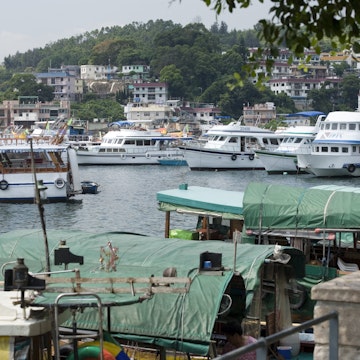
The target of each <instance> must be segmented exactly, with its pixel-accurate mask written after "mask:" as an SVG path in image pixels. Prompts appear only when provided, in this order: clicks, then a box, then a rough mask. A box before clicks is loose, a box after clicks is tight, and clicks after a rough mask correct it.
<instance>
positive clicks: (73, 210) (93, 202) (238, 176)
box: [0, 165, 359, 236]
mask: <svg viewBox="0 0 360 360" xmlns="http://www.w3.org/2000/svg"><path fill="white" fill-rule="evenodd" d="M80 174H81V179H82V180H91V181H96V182H98V183H99V184H100V187H99V190H100V192H99V194H96V195H91V194H86V195H85V194H84V195H79V196H76V197H75V198H74V199H72V200H70V201H69V202H67V203H57V204H45V205H44V214H45V222H46V228H47V229H69V228H70V229H77V230H86V231H89V232H94V233H100V232H108V231H119V232H135V233H139V234H146V235H154V236H163V234H164V222H165V214H164V213H163V212H161V211H159V210H158V209H157V201H156V193H157V192H158V191H161V190H167V189H174V188H177V187H178V186H179V185H180V184H182V183H187V184H188V185H189V186H195V185H196V186H205V187H210V188H219V189H225V190H236V191H244V190H245V188H246V186H247V184H248V183H250V182H266V183H272V184H284V185H291V186H300V187H310V186H316V185H323V184H336V185H346V186H358V183H359V180H358V179H357V178H336V179H335V178H321V179H320V178H316V177H314V176H312V175H268V174H267V173H266V171H263V170H254V171H224V172H211V171H190V170H189V168H188V167H187V166H178V167H177V166H169V167H167V166H156V165H154V166H149V165H148V166H82V167H80ZM0 221H1V230H0V232H7V231H11V230H16V229H41V222H40V217H39V210H38V207H37V205H35V204H0ZM193 221H194V218H193V217H191V216H188V215H177V216H176V217H173V219H172V223H171V225H172V226H171V227H172V228H177V227H181V228H189V229H190V228H193V227H194V225H195V224H194V223H193Z"/></svg>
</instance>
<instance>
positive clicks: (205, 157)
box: [180, 147, 264, 170]
mask: <svg viewBox="0 0 360 360" xmlns="http://www.w3.org/2000/svg"><path fill="white" fill-rule="evenodd" d="M180 148H181V149H182V150H184V156H185V160H186V162H187V164H188V166H189V168H190V169H191V170H264V165H263V163H262V162H261V161H260V159H259V158H258V157H257V156H256V155H255V154H254V153H233V152H224V151H220V150H211V149H204V148H191V147H184V148H182V147H180Z"/></svg>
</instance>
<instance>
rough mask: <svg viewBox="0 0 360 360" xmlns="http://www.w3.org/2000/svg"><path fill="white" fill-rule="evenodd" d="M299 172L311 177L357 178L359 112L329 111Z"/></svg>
mask: <svg viewBox="0 0 360 360" xmlns="http://www.w3.org/2000/svg"><path fill="white" fill-rule="evenodd" d="M297 159H298V166H299V168H300V169H303V170H305V171H306V172H308V173H311V174H314V175H315V176H319V177H321V176H324V177H325V176H327V177H329V176H360V112H358V111H333V112H330V113H329V114H328V115H327V117H326V118H325V120H324V121H323V122H322V123H321V125H320V128H319V131H318V133H317V135H316V137H315V139H314V141H313V143H312V147H311V152H310V154H298V155H297Z"/></svg>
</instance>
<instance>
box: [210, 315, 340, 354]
mask: <svg viewBox="0 0 360 360" xmlns="http://www.w3.org/2000/svg"><path fill="white" fill-rule="evenodd" d="M326 321H328V322H329V357H328V359H329V360H338V359H339V345H338V339H339V314H338V312H337V311H331V312H329V313H327V314H325V315H323V316H320V317H318V318H315V319H312V320H308V321H305V322H304V323H301V324H299V325H297V326H294V327H291V328H288V329H285V330H282V331H280V332H278V333H275V334H272V335H269V336H267V337H263V338H260V339H259V340H258V341H257V342H254V343H252V344H249V345H246V346H243V347H241V348H238V349H236V350H233V351H231V352H229V353H227V354H224V355H221V356H218V357H216V358H214V359H213V360H235V359H237V358H239V356H241V355H244V354H247V353H249V352H250V351H254V350H256V359H257V360H266V359H268V348H269V346H270V345H272V344H275V343H277V342H278V341H280V340H281V339H284V338H286V337H288V336H290V335H293V334H297V333H299V332H301V331H304V330H307V329H309V328H311V327H313V326H314V325H318V324H321V323H323V322H326Z"/></svg>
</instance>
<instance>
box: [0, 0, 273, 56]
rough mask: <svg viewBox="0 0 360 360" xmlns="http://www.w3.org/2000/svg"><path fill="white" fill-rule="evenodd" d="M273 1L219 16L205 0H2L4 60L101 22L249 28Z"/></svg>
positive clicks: (257, 1) (97, 26) (0, 32)
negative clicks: (167, 23) (198, 24)
mask: <svg viewBox="0 0 360 360" xmlns="http://www.w3.org/2000/svg"><path fill="white" fill-rule="evenodd" d="M269 8H270V1H269V0H265V1H264V3H263V4H262V3H260V0H254V1H253V5H250V7H249V8H248V9H235V10H234V11H233V13H229V12H228V11H227V10H226V11H223V13H222V14H221V15H219V16H218V17H217V16H216V13H215V11H214V10H212V9H211V7H207V6H206V4H205V3H204V2H203V1H202V0H181V1H180V0H100V1H99V0H61V1H58V2H57V1H49V0H35V1H13V0H12V1H11V0H4V1H3V3H2V4H1V13H2V14H3V15H2V17H1V22H0V63H1V62H2V61H3V59H4V57H5V56H9V55H14V54H16V52H18V51H19V52H25V51H27V50H31V49H33V48H39V47H44V46H45V45H47V44H49V43H52V42H55V41H56V40H59V39H64V38H69V37H71V36H76V35H80V34H82V33H84V32H87V31H92V30H96V29H101V28H102V27H106V26H108V27H111V26H124V25H127V24H131V23H133V22H140V23H147V22H148V21H149V20H154V21H155V20H158V19H162V20H172V21H173V22H174V23H177V24H181V25H183V26H184V25H187V24H189V23H193V22H200V23H202V24H204V25H205V26H206V27H207V28H208V29H209V28H210V26H211V25H213V24H214V23H215V22H216V21H217V22H218V23H219V24H220V23H221V22H222V21H224V22H225V23H226V24H227V25H228V30H229V31H230V30H233V29H236V30H247V29H252V28H253V26H254V25H255V24H256V23H257V22H258V21H259V20H260V19H264V18H267V19H269V18H270V16H269V13H268V12H269Z"/></svg>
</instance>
